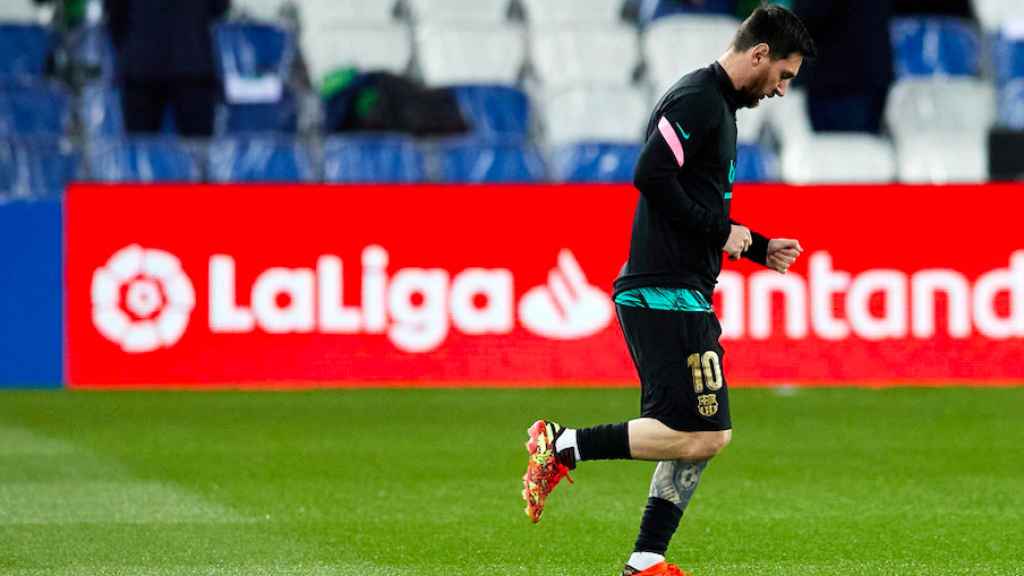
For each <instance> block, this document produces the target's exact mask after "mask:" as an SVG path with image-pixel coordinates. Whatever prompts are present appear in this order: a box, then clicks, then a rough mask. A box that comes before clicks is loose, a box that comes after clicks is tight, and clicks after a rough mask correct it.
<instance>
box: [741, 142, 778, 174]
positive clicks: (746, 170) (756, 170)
mask: <svg viewBox="0 0 1024 576" xmlns="http://www.w3.org/2000/svg"><path fill="white" fill-rule="evenodd" d="M778 180H779V161H778V158H776V157H775V154H774V153H773V152H771V151H769V150H767V149H765V148H762V147H761V146H759V145H757V144H740V145H739V146H737V147H736V182H777V181H778Z"/></svg>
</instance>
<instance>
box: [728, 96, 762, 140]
mask: <svg viewBox="0 0 1024 576" xmlns="http://www.w3.org/2000/svg"><path fill="white" fill-rule="evenodd" d="M766 102H767V100H763V101H762V102H761V105H760V106H758V107H756V108H740V109H739V110H737V111H736V141H737V142H738V143H740V144H753V143H756V142H757V141H758V140H759V139H760V137H761V130H762V129H763V128H764V126H765V124H767V122H768V109H767V108H765V103H766Z"/></svg>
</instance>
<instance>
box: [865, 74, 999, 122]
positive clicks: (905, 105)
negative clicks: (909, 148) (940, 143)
mask: <svg viewBox="0 0 1024 576" xmlns="http://www.w3.org/2000/svg"><path fill="white" fill-rule="evenodd" d="M995 115H996V105H995V93H994V91H993V88H992V85H991V84H990V83H988V82H985V81H982V80H977V79H974V78H971V77H927V78H908V79H904V80H900V81H899V82H897V83H896V84H895V85H894V86H893V87H892V90H891V91H890V92H889V99H888V101H887V102H886V111H885V117H886V121H887V122H888V124H889V128H890V130H892V131H893V133H895V134H910V133H913V132H921V131H928V130H947V131H956V130H985V129H988V127H989V126H991V125H992V123H993V121H994V119H995Z"/></svg>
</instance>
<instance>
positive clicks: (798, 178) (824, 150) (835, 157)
mask: <svg viewBox="0 0 1024 576" xmlns="http://www.w3.org/2000/svg"><path fill="white" fill-rule="evenodd" d="M895 177H896V157H895V154H894V152H893V149H892V146H891V145H890V144H889V143H888V142H887V141H885V140H883V139H881V138H878V137H876V136H870V135H867V134H849V133H817V134H814V135H811V136H808V137H806V138H803V139H800V140H796V141H794V142H791V143H788V144H786V145H785V146H783V149H782V179H783V180H784V181H785V182H787V183H789V184H830V183H831V184H860V183H888V182H892V181H893V180H894V179H895Z"/></svg>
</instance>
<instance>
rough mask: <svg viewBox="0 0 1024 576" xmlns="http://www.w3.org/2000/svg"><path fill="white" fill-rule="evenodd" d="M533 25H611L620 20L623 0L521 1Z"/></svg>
mask: <svg viewBox="0 0 1024 576" xmlns="http://www.w3.org/2000/svg"><path fill="white" fill-rule="evenodd" d="M522 3H523V7H524V8H525V9H526V16H527V18H529V19H530V20H531V22H532V23H533V24H582V23H589V24H611V23H613V22H618V21H619V20H621V19H622V4H623V0H522Z"/></svg>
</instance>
